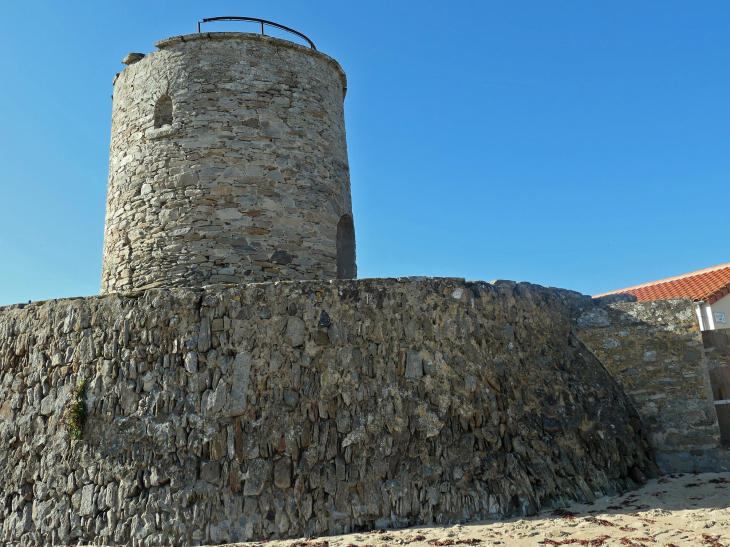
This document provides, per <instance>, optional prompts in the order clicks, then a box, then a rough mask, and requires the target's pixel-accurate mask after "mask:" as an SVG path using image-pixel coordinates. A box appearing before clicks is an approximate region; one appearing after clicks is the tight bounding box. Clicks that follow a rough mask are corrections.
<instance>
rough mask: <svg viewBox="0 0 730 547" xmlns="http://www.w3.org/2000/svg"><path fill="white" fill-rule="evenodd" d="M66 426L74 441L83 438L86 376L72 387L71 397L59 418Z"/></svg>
mask: <svg viewBox="0 0 730 547" xmlns="http://www.w3.org/2000/svg"><path fill="white" fill-rule="evenodd" d="M61 421H62V422H63V423H64V424H66V427H67V428H68V433H69V435H70V436H71V439H73V440H74V441H82V440H83V439H84V423H85V422H86V378H84V379H83V380H81V382H80V383H79V384H78V385H77V386H76V387H75V388H74V389H73V391H72V392H71V399H70V400H69V402H68V403H67V405H66V412H64V414H63V419H62V420H61Z"/></svg>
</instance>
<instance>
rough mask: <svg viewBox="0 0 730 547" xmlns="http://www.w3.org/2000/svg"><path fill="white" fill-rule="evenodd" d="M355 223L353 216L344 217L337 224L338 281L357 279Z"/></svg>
mask: <svg viewBox="0 0 730 547" xmlns="http://www.w3.org/2000/svg"><path fill="white" fill-rule="evenodd" d="M356 278H357V265H356V263H355V223H354V222H353V221H352V216H351V215H342V217H340V221H339V222H338V223H337V279H356Z"/></svg>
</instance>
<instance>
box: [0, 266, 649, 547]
mask: <svg viewBox="0 0 730 547" xmlns="http://www.w3.org/2000/svg"><path fill="white" fill-rule="evenodd" d="M591 307H592V302H591V300H590V298H589V297H585V296H582V295H580V294H578V293H574V292H570V291H565V290H558V289H546V288H543V287H539V286H536V285H530V284H527V283H513V282H507V281H503V282H494V283H492V284H488V283H484V282H473V283H472V282H464V281H463V280H459V279H427V278H418V279H414V278H407V279H379V280H372V279H370V280H360V281H345V280H342V281H303V282H298V281H292V282H278V283H264V284H244V285H235V286H228V287H225V286H208V287H205V288H194V289H177V290H171V289H150V290H147V291H139V292H134V293H124V294H122V293H116V294H110V295H105V296H94V297H88V298H77V299H64V300H51V301H47V302H36V303H33V304H28V305H18V306H9V307H6V308H0V541H2V542H3V543H4V544H6V545H42V544H49V543H50V544H53V545H61V544H64V545H65V544H70V543H73V544H78V543H81V542H83V543H89V542H92V541H93V542H94V543H100V544H131V543H132V542H134V543H135V545H200V544H219V543H224V542H234V541H242V540H252V539H265V538H271V537H292V536H302V535H307V534H317V535H320V534H326V533H341V532H346V531H353V530H365V529H372V528H376V527H377V528H382V527H388V526H405V525H411V524H417V523H429V522H441V523H446V522H463V521H468V520H473V519H480V518H503V517H509V516H513V515H529V514H532V513H534V512H536V511H537V510H538V509H539V508H541V507H546V506H547V507H557V506H565V505H566V504H568V503H569V502H570V501H571V500H581V501H584V500H592V499H593V498H594V497H595V496H597V495H600V494H602V493H613V492H616V491H619V492H620V491H624V490H626V489H629V488H635V487H636V483H638V482H641V481H642V480H643V478H644V476H645V475H646V476H656V473H657V472H658V469H657V468H656V466H655V465H654V464H653V462H652V459H653V454H652V450H651V449H650V447H649V444H648V438H647V435H646V433H645V431H644V429H643V426H642V423H641V420H640V419H639V416H638V415H637V414H636V411H635V410H634V408H633V406H632V404H631V402H630V401H629V399H628V398H627V397H626V395H624V393H623V391H622V390H621V389H620V388H619V387H618V386H617V385H616V383H615V382H614V380H613V379H612V378H611V376H610V375H609V374H608V373H607V372H606V370H605V369H604V368H603V367H602V366H601V364H600V363H599V362H598V361H597V360H596V359H595V358H594V357H593V355H591V354H590V353H589V352H588V351H586V350H585V348H584V346H583V345H582V344H581V343H580V341H579V340H577V339H576V337H575V336H574V334H573V333H572V331H571V328H572V324H571V318H572V317H576V316H578V315H579V314H580V310H581V309H588V308H591ZM607 332H608V331H607ZM616 336H619V335H616ZM611 338H613V336H611ZM617 339H621V338H617ZM659 359H660V360H659V363H661V362H663V361H662V360H663V357H662V356H661V355H660V357H659ZM84 378H85V379H87V380H88V385H87V388H86V406H87V408H88V411H89V415H88V418H87V420H86V424H85V428H84V434H85V438H84V440H81V441H71V440H70V439H69V433H68V431H67V428H66V426H65V425H64V424H63V422H62V418H63V415H64V409H65V408H66V405H67V402H68V400H69V396H70V393H71V390H72V389H73V388H74V387H75V386H77V385H79V382H80V381H81V380H82V379H84Z"/></svg>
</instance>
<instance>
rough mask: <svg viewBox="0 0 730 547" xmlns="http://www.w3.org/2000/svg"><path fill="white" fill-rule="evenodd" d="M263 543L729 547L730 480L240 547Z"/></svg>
mask: <svg viewBox="0 0 730 547" xmlns="http://www.w3.org/2000/svg"><path fill="white" fill-rule="evenodd" d="M264 543H265V544H266V546H267V547H361V546H362V547H366V546H368V547H386V546H388V547H391V546H399V545H412V546H413V547H421V546H423V547H444V546H452V545H453V546H457V545H484V546H487V545H509V546H512V545H514V546H525V547H526V546H528V545H529V546H538V545H571V544H576V545H587V546H594V547H601V546H607V547H608V546H614V545H621V546H625V547H652V546H656V547H659V546H667V547H671V546H677V547H680V546H683V545H706V546H708V547H730V473H701V474H673V475H665V476H664V477H662V478H660V479H654V480H650V481H649V482H648V483H647V485H646V486H644V487H643V488H641V489H640V490H637V491H635V492H629V493H627V494H624V495H621V496H612V497H603V498H599V499H597V500H596V501H595V502H594V503H593V504H592V505H585V504H575V505H573V506H571V507H569V508H567V509H558V510H552V509H549V510H545V511H542V512H541V513H540V514H538V515H536V516H534V517H529V518H520V519H510V520H503V521H488V522H478V523H472V524H464V525H451V526H417V527H413V528H406V529H402V530H385V531H372V532H364V533H357V534H348V535H343V536H333V537H321V538H307V539H300V540H286V541H269V542H252V543H248V544H236V545H263V544H264Z"/></svg>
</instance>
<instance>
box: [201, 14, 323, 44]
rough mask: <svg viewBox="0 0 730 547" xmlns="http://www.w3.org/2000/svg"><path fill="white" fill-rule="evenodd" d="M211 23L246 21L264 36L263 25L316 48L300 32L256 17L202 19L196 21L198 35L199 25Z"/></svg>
mask: <svg viewBox="0 0 730 547" xmlns="http://www.w3.org/2000/svg"><path fill="white" fill-rule="evenodd" d="M213 21H247V22H250V23H260V24H261V35H262V36H266V35H265V34H264V25H269V26H270V27H274V28H279V29H281V30H285V31H287V32H291V33H292V34H296V35H297V36H299V37H300V38H303V39H304V40H306V41H307V43H308V44H309V47H311V48H312V49H313V50H314V51H317V48H316V47H315V46H314V42H312V41H311V40H310V39H309V38H307V37H306V36H304V34H302V33H301V32H297V31H296V30H294V29H292V28H289V27H285V26H284V25H280V24H279V23H274V22H273V21H267V20H265V19H257V18H256V17H209V18H208V19H203V20H202V21H198V33H200V25H201V23H212V22H213Z"/></svg>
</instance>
